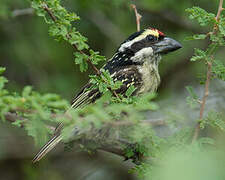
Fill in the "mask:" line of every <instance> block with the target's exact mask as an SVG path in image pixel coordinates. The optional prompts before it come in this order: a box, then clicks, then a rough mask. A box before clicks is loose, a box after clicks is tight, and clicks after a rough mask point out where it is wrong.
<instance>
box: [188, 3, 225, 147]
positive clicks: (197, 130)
mask: <svg viewBox="0 0 225 180" xmlns="http://www.w3.org/2000/svg"><path fill="white" fill-rule="evenodd" d="M223 10H224V8H223V0H220V2H219V7H218V11H217V15H216V18H215V19H216V21H217V22H219V19H220V14H221V12H222V11H223ZM217 30H218V28H217V24H215V25H214V27H213V33H216V32H217ZM211 74H212V62H207V77H206V81H205V90H204V95H203V97H202V100H201V101H200V102H201V107H200V113H199V120H200V121H201V120H202V119H203V113H204V110H205V104H206V100H207V97H208V96H209V84H210V79H211ZM199 132H200V122H198V124H197V125H196V127H195V131H194V135H193V138H192V143H193V142H194V141H195V140H196V139H197V138H198V136H199Z"/></svg>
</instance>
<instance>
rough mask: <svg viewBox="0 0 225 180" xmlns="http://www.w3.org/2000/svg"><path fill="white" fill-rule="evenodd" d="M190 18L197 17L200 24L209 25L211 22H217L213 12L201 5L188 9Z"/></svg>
mask: <svg viewBox="0 0 225 180" xmlns="http://www.w3.org/2000/svg"><path fill="white" fill-rule="evenodd" d="M186 12H188V13H189V14H190V15H189V18H190V19H196V20H197V21H198V23H199V24H200V26H207V25H209V24H213V23H216V20H215V15H214V14H213V13H208V12H206V11H205V10H204V9H202V8H200V7H192V8H188V9H186Z"/></svg>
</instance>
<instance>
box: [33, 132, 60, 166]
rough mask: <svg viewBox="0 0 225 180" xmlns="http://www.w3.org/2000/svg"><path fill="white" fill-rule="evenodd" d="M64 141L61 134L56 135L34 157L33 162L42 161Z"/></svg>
mask: <svg viewBox="0 0 225 180" xmlns="http://www.w3.org/2000/svg"><path fill="white" fill-rule="evenodd" d="M61 140H62V136H61V135H60V134H57V135H54V136H53V137H52V138H51V139H50V140H49V141H48V142H47V143H46V144H45V145H44V146H43V147H42V148H41V149H40V151H39V152H38V153H37V154H36V155H35V156H34V158H33V160H32V162H33V163H35V162H38V161H40V160H41V159H42V158H43V157H44V156H45V155H46V154H47V153H48V152H49V151H51V150H52V149H53V148H54V147H55V146H56V145H57V144H58V143H59V142H60V141H61Z"/></svg>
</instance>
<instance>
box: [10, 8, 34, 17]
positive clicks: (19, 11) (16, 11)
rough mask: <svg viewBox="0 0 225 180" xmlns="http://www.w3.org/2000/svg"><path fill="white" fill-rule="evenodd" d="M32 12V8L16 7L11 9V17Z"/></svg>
mask: <svg viewBox="0 0 225 180" xmlns="http://www.w3.org/2000/svg"><path fill="white" fill-rule="evenodd" d="M33 13H34V10H33V9H32V8H26V9H16V10H13V11H12V17H17V16H24V15H31V14H33Z"/></svg>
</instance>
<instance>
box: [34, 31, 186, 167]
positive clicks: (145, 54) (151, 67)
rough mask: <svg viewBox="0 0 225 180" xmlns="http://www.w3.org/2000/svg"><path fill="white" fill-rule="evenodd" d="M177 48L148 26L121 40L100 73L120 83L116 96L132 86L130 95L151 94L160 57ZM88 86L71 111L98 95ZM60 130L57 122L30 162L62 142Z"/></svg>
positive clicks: (79, 95)
mask: <svg viewBox="0 0 225 180" xmlns="http://www.w3.org/2000/svg"><path fill="white" fill-rule="evenodd" d="M181 47H182V45H181V44H180V43H179V42H177V41H176V40H174V39H172V38H170V37H167V36H166V35H165V34H164V33H163V32H161V31H159V30H158V29H155V28H152V27H149V28H147V29H144V30H140V31H137V32H135V33H133V34H131V35H130V36H129V37H128V38H127V39H126V40H125V41H123V42H122V43H121V44H120V46H119V48H118V49H117V50H116V52H115V54H114V55H113V57H112V58H111V59H109V60H108V61H107V62H106V64H105V65H104V66H103V67H102V68H101V69H100V71H102V70H105V71H108V72H109V73H110V76H111V77H112V79H113V80H114V81H121V82H122V85H121V86H120V87H119V88H118V89H117V90H116V93H118V94H122V95H123V94H125V92H126V91H127V89H128V88H129V87H130V86H132V85H133V86H134V87H135V91H134V92H133V93H132V96H133V95H136V96H139V95H141V94H144V93H147V92H155V91H156V90H157V88H158V86H159V84H160V75H159V71H158V65H159V62H160V60H161V58H162V56H163V55H164V54H167V53H170V52H172V51H175V50H178V49H180V48H181ZM91 85H92V84H91V82H90V81H89V82H88V83H87V84H86V85H85V86H84V87H83V88H82V89H81V90H80V92H79V93H78V94H77V95H76V96H75V98H74V99H73V101H72V103H71V108H82V107H84V106H86V105H88V104H90V103H94V102H95V101H96V100H97V99H99V98H100V97H101V96H102V93H101V92H100V91H99V90H98V89H97V88H96V89H90V87H91ZM62 128H63V123H60V124H59V125H58V127H57V128H56V130H55V133H54V135H53V137H52V138H51V139H50V140H49V141H48V142H47V143H46V144H45V145H44V146H43V147H42V148H41V149H40V150H39V152H38V153H37V154H36V155H35V156H34V158H33V161H32V162H33V163H35V162H37V161H39V160H41V159H42V158H43V157H44V156H45V155H46V154H47V153H48V152H49V151H51V150H52V149H53V148H54V147H55V146H56V145H57V144H58V143H59V142H60V141H61V140H62V135H61V130H62Z"/></svg>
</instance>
